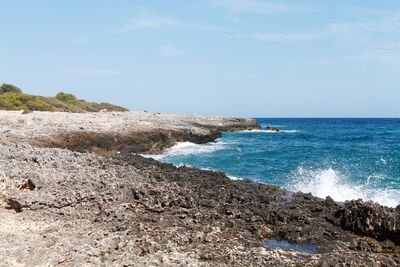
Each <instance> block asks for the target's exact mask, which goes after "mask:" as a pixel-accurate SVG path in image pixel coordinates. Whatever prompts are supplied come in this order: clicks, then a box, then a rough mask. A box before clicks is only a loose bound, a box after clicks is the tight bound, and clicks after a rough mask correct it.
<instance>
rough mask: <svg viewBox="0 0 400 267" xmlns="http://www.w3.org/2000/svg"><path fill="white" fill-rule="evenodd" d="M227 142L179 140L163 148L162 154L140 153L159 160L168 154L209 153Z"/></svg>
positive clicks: (224, 146)
mask: <svg viewBox="0 0 400 267" xmlns="http://www.w3.org/2000/svg"><path fill="white" fill-rule="evenodd" d="M226 145H227V143H224V142H211V143H206V144H195V143H192V142H181V143H178V144H176V145H174V146H173V147H170V148H168V149H166V150H165V152H164V153H163V154H159V155H152V154H150V155H142V156H144V157H147V158H153V159H156V160H161V159H163V158H165V157H170V156H172V157H173V156H182V155H197V154H204V153H211V152H214V151H217V150H221V149H225V148H226Z"/></svg>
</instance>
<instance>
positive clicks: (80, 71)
mask: <svg viewBox="0 0 400 267" xmlns="http://www.w3.org/2000/svg"><path fill="white" fill-rule="evenodd" d="M64 73H65V74H68V75H82V76H106V75H115V74H117V73H116V72H113V71H109V70H100V69H90V68H76V69H70V70H67V71H65V72H64Z"/></svg>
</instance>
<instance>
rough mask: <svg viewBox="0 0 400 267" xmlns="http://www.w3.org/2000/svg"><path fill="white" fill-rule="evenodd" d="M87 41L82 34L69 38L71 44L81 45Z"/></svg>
mask: <svg viewBox="0 0 400 267" xmlns="http://www.w3.org/2000/svg"><path fill="white" fill-rule="evenodd" d="M87 42H88V38H86V37H84V36H77V37H74V38H72V39H71V44H73V45H81V44H86V43H87Z"/></svg>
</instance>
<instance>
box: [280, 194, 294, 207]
mask: <svg viewBox="0 0 400 267" xmlns="http://www.w3.org/2000/svg"><path fill="white" fill-rule="evenodd" d="M280 197H281V199H282V201H279V202H277V203H276V204H278V205H284V204H289V203H291V202H293V200H294V197H293V193H289V194H288V195H287V196H280Z"/></svg>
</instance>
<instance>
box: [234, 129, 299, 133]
mask: <svg viewBox="0 0 400 267" xmlns="http://www.w3.org/2000/svg"><path fill="white" fill-rule="evenodd" d="M239 132H240V133H298V132H300V131H298V130H280V131H279V132H277V131H272V130H263V129H258V130H255V129H254V130H244V131H239Z"/></svg>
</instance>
